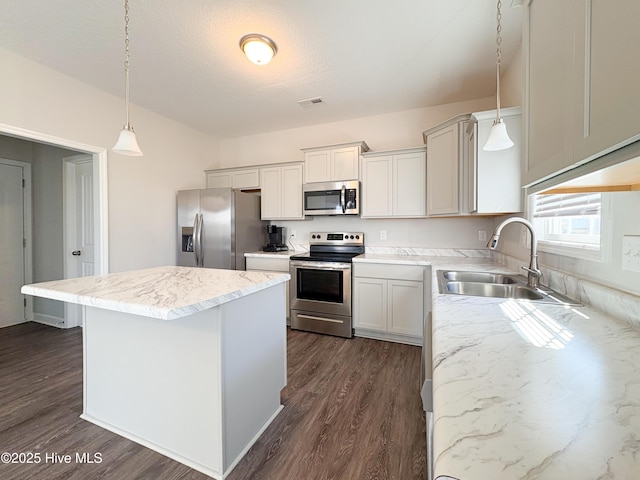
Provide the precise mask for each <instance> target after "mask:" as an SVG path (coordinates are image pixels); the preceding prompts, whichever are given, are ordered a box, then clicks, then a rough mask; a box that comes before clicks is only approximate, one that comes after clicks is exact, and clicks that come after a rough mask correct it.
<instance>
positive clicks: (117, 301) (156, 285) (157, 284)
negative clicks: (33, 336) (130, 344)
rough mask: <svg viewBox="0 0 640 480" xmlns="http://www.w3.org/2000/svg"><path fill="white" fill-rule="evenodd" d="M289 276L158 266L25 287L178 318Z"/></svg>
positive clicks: (63, 298) (35, 293) (77, 300)
mask: <svg viewBox="0 0 640 480" xmlns="http://www.w3.org/2000/svg"><path fill="white" fill-rule="evenodd" d="M289 279H290V276H289V274H286V273H282V274H277V273H267V272H245V271H237V270H217V269H212V268H191V267H175V266H166V267H156V268H149V269H145V270H133V271H129V272H122V273H111V274H107V275H99V276H93V277H80V278H70V279H66V280H56V281H52V282H43V283H35V284H31V285H25V286H23V287H22V289H21V292H22V293H24V294H26V295H33V296H36V297H44V298H51V299H53V300H61V301H64V302H70V303H76V304H79V305H87V306H92V307H98V308H104V309H107V310H114V311H118V312H125V313H133V314H136V315H142V316H146V317H154V318H160V319H163V320H173V319H177V318H181V317H185V316H187V315H191V314H193V313H196V312H199V311H202V310H206V309H209V308H212V307H215V306H217V305H221V304H223V303H226V302H230V301H233V300H234V299H236V298H240V297H243V296H246V295H250V294H252V293H255V292H258V291H260V290H264V289H266V288H269V287H271V286H273V285H277V284H279V283H283V282H286V281H287V280H289Z"/></svg>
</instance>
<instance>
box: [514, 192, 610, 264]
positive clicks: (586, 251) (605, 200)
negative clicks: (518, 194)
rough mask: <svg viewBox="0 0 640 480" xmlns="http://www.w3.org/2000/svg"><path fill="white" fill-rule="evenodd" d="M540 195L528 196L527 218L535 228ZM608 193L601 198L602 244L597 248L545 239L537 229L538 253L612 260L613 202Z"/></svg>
mask: <svg viewBox="0 0 640 480" xmlns="http://www.w3.org/2000/svg"><path fill="white" fill-rule="evenodd" d="M539 194H540V193H539V192H537V193H532V194H529V195H528V197H527V198H528V201H527V218H528V219H529V221H530V222H531V223H532V224H534V226H535V218H534V212H535V205H536V200H535V197H536V195H539ZM609 195H610V194H607V193H606V192H603V193H602V196H601V209H600V244H599V247H596V246H595V245H593V244H587V243H581V244H578V243H576V244H571V243H569V242H563V241H554V240H547V239H544V238H543V237H542V236H541V235H540V234H539V233H538V230H537V229H536V234H537V235H538V251H539V252H543V253H550V254H553V255H559V256H563V257H570V258H577V259H583V260H591V261H597V262H606V261H608V259H609V258H610V253H611V223H612V222H610V221H609V220H610V219H611V202H610V199H609Z"/></svg>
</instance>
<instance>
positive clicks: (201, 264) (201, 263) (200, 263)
mask: <svg viewBox="0 0 640 480" xmlns="http://www.w3.org/2000/svg"><path fill="white" fill-rule="evenodd" d="M198 217H199V219H200V220H199V221H198V259H199V260H198V267H204V247H203V245H202V224H203V223H204V219H203V218H202V214H201V213H200V214H198Z"/></svg>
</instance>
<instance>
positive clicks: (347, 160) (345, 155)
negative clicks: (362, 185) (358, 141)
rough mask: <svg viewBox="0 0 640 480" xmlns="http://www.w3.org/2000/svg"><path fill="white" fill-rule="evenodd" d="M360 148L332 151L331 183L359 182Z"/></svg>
mask: <svg viewBox="0 0 640 480" xmlns="http://www.w3.org/2000/svg"><path fill="white" fill-rule="evenodd" d="M359 156H360V149H359V148H358V147H344V148H334V149H332V150H331V181H332V182H337V181H340V180H358V179H359V178H360V177H359V176H358V163H359V160H360V159H359Z"/></svg>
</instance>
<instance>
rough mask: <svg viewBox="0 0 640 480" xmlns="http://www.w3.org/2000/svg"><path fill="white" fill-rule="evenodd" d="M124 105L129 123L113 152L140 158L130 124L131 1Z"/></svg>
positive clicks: (126, 24) (126, 33) (126, 16)
mask: <svg viewBox="0 0 640 480" xmlns="http://www.w3.org/2000/svg"><path fill="white" fill-rule="evenodd" d="M124 103H125V106H126V107H125V108H126V112H127V123H126V124H125V126H124V127H122V130H121V131H120V136H119V137H118V141H117V142H116V144H115V146H114V147H113V151H114V152H116V153H120V154H122V155H130V156H132V157H139V156H141V155H142V151H141V150H140V147H139V146H138V141H137V140H136V134H135V132H134V131H133V127H132V126H131V123H129V0H124Z"/></svg>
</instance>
